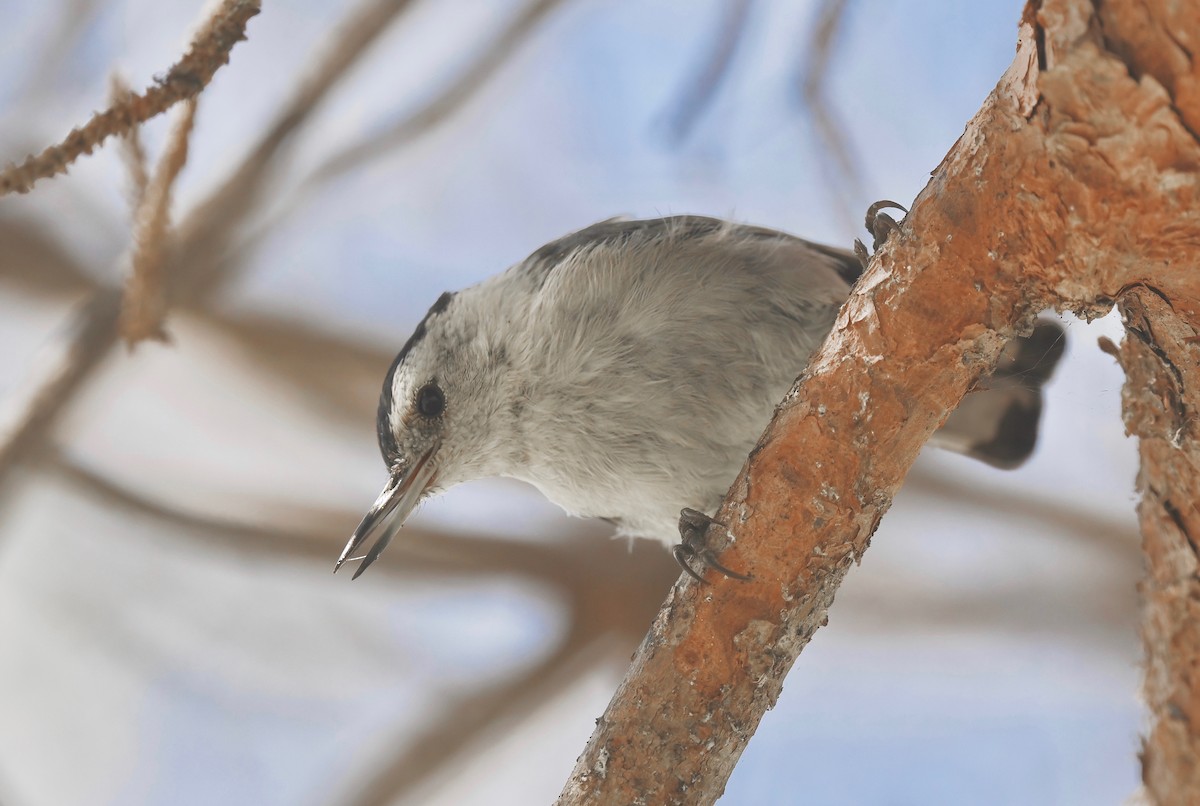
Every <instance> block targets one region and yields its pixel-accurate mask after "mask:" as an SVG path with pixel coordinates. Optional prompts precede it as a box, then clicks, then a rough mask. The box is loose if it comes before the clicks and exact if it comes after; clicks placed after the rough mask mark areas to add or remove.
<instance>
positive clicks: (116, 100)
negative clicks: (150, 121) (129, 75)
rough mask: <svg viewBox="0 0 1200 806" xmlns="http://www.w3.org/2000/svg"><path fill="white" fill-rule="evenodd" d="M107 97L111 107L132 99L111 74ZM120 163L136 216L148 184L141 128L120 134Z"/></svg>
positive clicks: (124, 85)
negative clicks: (127, 176)
mask: <svg viewBox="0 0 1200 806" xmlns="http://www.w3.org/2000/svg"><path fill="white" fill-rule="evenodd" d="M109 95H110V97H111V99H112V103H113V105H114V106H115V105H117V104H122V103H128V102H129V100H130V99H131V98H132V97H133V90H131V89H130V88H129V84H128V83H127V82H126V81H125V79H124V78H122V77H121V75H120V74H119V73H113V74H112V77H111V78H110V79H109ZM119 136H120V145H121V161H122V162H124V163H125V170H126V171H127V172H128V173H129V191H128V192H129V209H130V211H131V212H132V213H133V214H134V215H137V211H138V208H139V207H141V206H142V199H143V198H145V196H146V186H147V185H149V184H150V171H149V168H148V167H147V166H148V165H149V160H148V159H147V157H146V149H145V147H144V146H143V145H142V127H141V126H132V127H130V128H129V129H128V130H126V131H123V132H121V133H120V135H119Z"/></svg>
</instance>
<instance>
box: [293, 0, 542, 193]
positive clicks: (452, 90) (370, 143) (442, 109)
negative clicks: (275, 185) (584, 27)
mask: <svg viewBox="0 0 1200 806" xmlns="http://www.w3.org/2000/svg"><path fill="white" fill-rule="evenodd" d="M561 4H562V0H533V2H530V3H529V4H527V5H526V6H525V7H524V8H523V9H522V10H521V12H520V13H519V14H517V16H516V17H514V18H513V19H512V20H511V21H510V22H509V24H508V25H507V26H506V27H505V28H504V30H503V31H501V32H500V34H499V36H497V37H496V38H495V39H494V40H493V41H492V42H491V43H490V44H489V45H488V46H487V47H486V48H484V50H483V52H482V53H480V54H479V55H478V56H477V57H476V58H475V60H474V61H473V62H472V63H471V64H470V65H469V66H468V67H467V68H466V70H465V71H463V73H462V74H461V75H460V76H459V77H458V78H457V79H456V80H455V81H454V82H452V83H451V84H450V85H449V86H448V87H446V89H445V90H444V91H442V92H441V93H439V94H438V95H437V97H436V98H434V99H433V100H432V101H430V102H429V103H427V104H425V105H423V106H421V107H419V108H418V109H417V111H415V112H413V113H412V114H409V115H405V116H404V117H403V118H402V119H401V120H400V121H399V122H397V123H396V124H395V125H393V126H391V127H389V128H387V129H385V130H384V131H381V132H379V133H377V134H374V135H371V136H370V137H367V138H365V139H363V140H361V141H360V142H358V143H355V144H353V145H350V146H348V147H346V148H344V149H342V150H341V151H339V152H337V153H335V154H334V155H333V156H331V157H329V158H328V159H326V160H325V161H324V162H323V163H322V164H321V165H320V166H318V167H317V168H316V169H315V170H314V171H313V172H312V173H311V174H310V175H309V176H308V177H307V178H306V179H305V180H304V183H303V184H304V186H312V185H319V184H322V183H324V182H327V181H329V180H330V179H332V178H334V177H336V176H339V175H341V174H344V173H347V172H349V171H352V170H354V169H356V168H358V167H359V166H361V165H362V164H364V163H366V162H368V161H370V160H372V159H375V158H377V157H379V156H380V155H382V154H384V153H386V152H387V151H390V150H392V149H394V148H397V147H399V146H402V145H405V144H407V143H410V142H412V141H413V140H415V139H417V138H418V137H420V136H421V135H423V134H425V133H427V132H428V131H430V130H431V129H433V128H434V127H436V126H437V125H438V124H440V123H442V122H443V121H445V120H446V119H448V118H449V117H450V116H451V115H452V114H454V112H456V111H457V110H458V108H459V107H460V106H462V105H463V104H464V103H465V102H466V101H467V100H469V99H470V98H471V97H472V96H473V95H474V94H475V93H476V92H477V91H478V90H479V89H480V88H481V87H482V86H483V85H484V84H486V83H487V82H488V80H489V79H491V78H493V77H494V76H495V74H496V73H497V71H498V70H499V68H500V67H501V66H502V65H503V64H504V63H505V62H506V61H508V60H509V59H510V58H511V57H512V55H513V53H515V52H516V50H517V49H518V48H519V47H520V46H521V45H522V44H523V43H524V42H525V40H526V39H528V38H529V36H530V35H531V34H532V33H533V32H534V30H536V28H537V25H538V23H540V22H541V21H542V19H544V18H545V17H546V16H547V15H548V14H549V13H550V12H551V11H553V10H554V9H555V8H556V7H558V6H559V5H561Z"/></svg>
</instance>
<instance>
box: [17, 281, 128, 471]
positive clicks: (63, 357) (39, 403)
mask: <svg viewBox="0 0 1200 806" xmlns="http://www.w3.org/2000/svg"><path fill="white" fill-rule="evenodd" d="M119 311H120V298H119V296H118V295H117V294H116V292H112V291H105V292H101V293H99V294H97V295H96V296H94V297H93V298H92V299H91V300H90V301H89V302H88V303H87V304H86V305H84V306H82V307H81V308H80V309H79V310H78V311H77V312H76V313H75V315H74V320H75V321H74V323H73V324H72V326H71V329H70V332H69V333H68V334H67V337H66V339H65V344H63V345H62V347H61V349H60V350H59V351H58V352H56V353H55V354H53V355H50V356H48V357H47V358H46V359H44V360H42V361H40V362H39V368H40V372H39V377H38V378H37V379H35V381H34V383H33V384H32V387H33V388H32V391H31V392H30V393H29V394H28V395H27V396H25V397H24V399H21V400H17V401H14V402H10V403H9V406H8V407H7V408H6V411H5V412H4V415H3V416H0V434H2V435H3V436H2V437H0V480H2V479H4V477H5V476H7V475H8V473H9V472H10V471H11V470H12V469H13V467H14V466H15V465H16V464H18V463H19V462H20V461H22V460H24V459H25V458H26V457H27V456H28V455H29V454H31V453H32V452H34V450H35V449H36V448H37V447H39V446H41V445H42V444H44V442H45V439H46V436H47V435H48V434H49V433H50V430H51V429H52V428H53V426H54V424H55V423H56V422H57V420H58V415H59V413H60V411H61V410H62V407H63V405H64V404H65V403H66V401H68V400H70V399H71V398H72V397H73V396H74V395H75V393H76V392H78V391H79V389H80V388H82V386H83V383H84V382H85V381H86V380H87V378H88V377H89V376H90V375H91V372H92V370H93V369H95V367H96V366H97V365H98V364H99V363H100V360H101V359H102V358H103V357H104V356H105V355H106V354H107V353H108V349H109V347H111V346H112V343H113V341H114V338H115V335H116V330H117V315H118V313H119Z"/></svg>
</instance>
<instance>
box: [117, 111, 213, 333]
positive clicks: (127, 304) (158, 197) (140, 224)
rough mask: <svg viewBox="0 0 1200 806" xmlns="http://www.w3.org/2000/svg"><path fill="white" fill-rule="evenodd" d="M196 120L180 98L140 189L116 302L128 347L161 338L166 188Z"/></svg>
mask: <svg viewBox="0 0 1200 806" xmlns="http://www.w3.org/2000/svg"><path fill="white" fill-rule="evenodd" d="M195 120H196V99H195V98H189V99H188V100H186V101H184V104H183V114H182V115H181V116H180V118H179V121H178V122H177V123H176V124H175V128H174V129H172V130H171V136H170V137H169V138H168V139H167V146H166V149H165V150H164V151H163V154H162V157H161V158H160V159H159V161H158V165H157V166H156V167H155V169H154V176H152V177H151V178H150V181H149V184H147V185H146V188H145V191H144V193H143V194H142V203H141V204H140V205H139V206H138V209H137V213H136V215H135V216H134V220H133V249H132V251H131V253H130V256H129V275H128V277H127V279H126V282H125V297H124V299H123V301H122V304H121V319H120V322H119V326H120V329H121V338H123V339H124V340H125V343H126V344H127V345H128V346H130V347H132V346H134V345H135V344H137V343H138V342H140V341H144V340H145V339H157V340H159V341H166V339H167V333H166V331H165V330H164V329H163V319H164V317H165V316H166V313H167V294H166V289H165V288H164V285H163V269H164V265H165V263H166V260H167V254H168V252H169V251H170V239H171V232H170V225H171V187H172V186H173V185H174V184H175V179H176V178H177V177H178V176H179V172H180V171H181V170H183V166H184V164H185V163H186V162H187V154H188V139H189V137H190V136H191V133H192V125H193V124H194V122H195Z"/></svg>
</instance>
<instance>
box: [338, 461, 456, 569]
mask: <svg viewBox="0 0 1200 806" xmlns="http://www.w3.org/2000/svg"><path fill="white" fill-rule="evenodd" d="M433 453H434V449H433V448H430V449H429V450H427V451H426V452H425V453H424V454H422V455H421V457H420V458H419V459H417V461H416V462H414V463H413V464H412V465H410V466H409V467H408V468H407V469H405V470H402V471H399V472H397V473H395V474H393V475H392V478H391V481H389V482H388V486H387V487H385V488H384V490H383V492H382V493H380V494H379V497H378V498H376V499H375V503H374V504H372V505H371V509H370V511H368V512H367V514H366V517H364V518H363V519H362V523H360V524H359V525H358V528H357V529H355V530H354V534H353V535H351V537H350V540H349V542H347V543H346V547H345V548H344V549H342V555H341V556H340V557H338V560H337V562H336V563H334V566H333V571H334V573H337V570H338V569H339V568H341V567H342V563H344V562H346V561H347V560H349V559H360V558H358V557H354V558H352V557H351V555H352V554H354V552H355V551H357V550H358V548H359V546H361V545H362V544H363V543H365V542H367V540H369V539H370V538H371V537H373V536H375V535H378V537H377V538H376V539H375V543H374V544H373V545H372V546H371V550H370V551H368V552H367V553H366V554H365V555H364V556H363V557H362V558H361V559H362V562H361V563H359V566H358V570H356V571H355V572H354V576H353V577H352V578H353V579H358V577H359V575H360V574H362V572H363V571H366V570H367V567H368V566H369V565H370V564H371V563H373V562H375V560H376V559H377V558H378V557H379V555H380V554H382V553H383V550H384V549H385V548H387V545H388V543H390V542H391V541H392V538H393V537H395V536H396V532H399V531H400V527H401V526H403V525H404V521H405V519H407V518H408V516H409V514H411V513H412V511H413V509H414V508H415V507H416V506H417V502H418V501H420V500H421V496H422V495H424V494H425V491H426V490H428V489H429V487H430V485H431V484H432V483H433V477H434V475H435V474H436V472H437V471H436V468H435V467H434V464H433V461H432V460H433Z"/></svg>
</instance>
